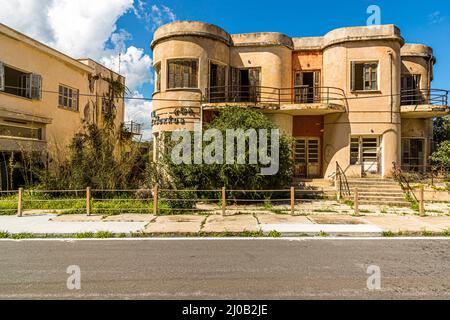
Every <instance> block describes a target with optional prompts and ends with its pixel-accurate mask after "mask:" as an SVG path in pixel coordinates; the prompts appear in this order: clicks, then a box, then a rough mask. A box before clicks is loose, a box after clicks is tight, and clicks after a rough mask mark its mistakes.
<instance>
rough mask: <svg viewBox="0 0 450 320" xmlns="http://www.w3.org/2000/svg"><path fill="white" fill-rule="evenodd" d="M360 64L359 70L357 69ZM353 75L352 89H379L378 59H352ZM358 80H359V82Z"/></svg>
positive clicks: (368, 90)
mask: <svg viewBox="0 0 450 320" xmlns="http://www.w3.org/2000/svg"><path fill="white" fill-rule="evenodd" d="M358 66H359V68H360V70H359V72H358V70H357V68H358ZM361 67H362V68H361ZM357 72H358V74H357ZM359 73H360V74H359ZM351 75H352V79H351V91H354V92H358V91H366V92H370V91H372V92H373V91H379V84H378V82H379V62H378V61H352V63H351ZM357 80H359V81H358V82H357Z"/></svg>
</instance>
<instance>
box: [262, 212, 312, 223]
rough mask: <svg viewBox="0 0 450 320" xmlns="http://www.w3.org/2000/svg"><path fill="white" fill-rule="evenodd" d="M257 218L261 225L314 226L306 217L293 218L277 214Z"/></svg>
mask: <svg viewBox="0 0 450 320" xmlns="http://www.w3.org/2000/svg"><path fill="white" fill-rule="evenodd" d="M256 217H257V218H258V221H259V223H260V224H282V223H288V224H292V223H302V224H312V223H313V222H311V220H309V219H308V218H307V217H305V216H291V215H275V214H257V215H256Z"/></svg>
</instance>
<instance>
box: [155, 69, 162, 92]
mask: <svg viewBox="0 0 450 320" xmlns="http://www.w3.org/2000/svg"><path fill="white" fill-rule="evenodd" d="M155 91H156V92H159V91H161V63H158V64H157V65H155Z"/></svg>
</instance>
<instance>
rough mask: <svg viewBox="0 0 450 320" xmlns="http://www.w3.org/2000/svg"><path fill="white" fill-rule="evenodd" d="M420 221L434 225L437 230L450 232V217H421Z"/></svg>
mask: <svg viewBox="0 0 450 320" xmlns="http://www.w3.org/2000/svg"><path fill="white" fill-rule="evenodd" d="M419 219H420V221H422V222H424V223H427V224H429V225H432V226H433V227H435V228H440V229H441V230H442V231H445V230H450V217H448V216H444V217H420V218H419Z"/></svg>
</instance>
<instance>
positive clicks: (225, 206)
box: [222, 187, 227, 216]
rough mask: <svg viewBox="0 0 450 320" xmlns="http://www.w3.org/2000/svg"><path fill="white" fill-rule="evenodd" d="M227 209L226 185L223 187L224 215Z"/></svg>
mask: <svg viewBox="0 0 450 320" xmlns="http://www.w3.org/2000/svg"><path fill="white" fill-rule="evenodd" d="M226 210H227V194H226V189H225V187H223V188H222V216H224V215H225V213H226Z"/></svg>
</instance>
